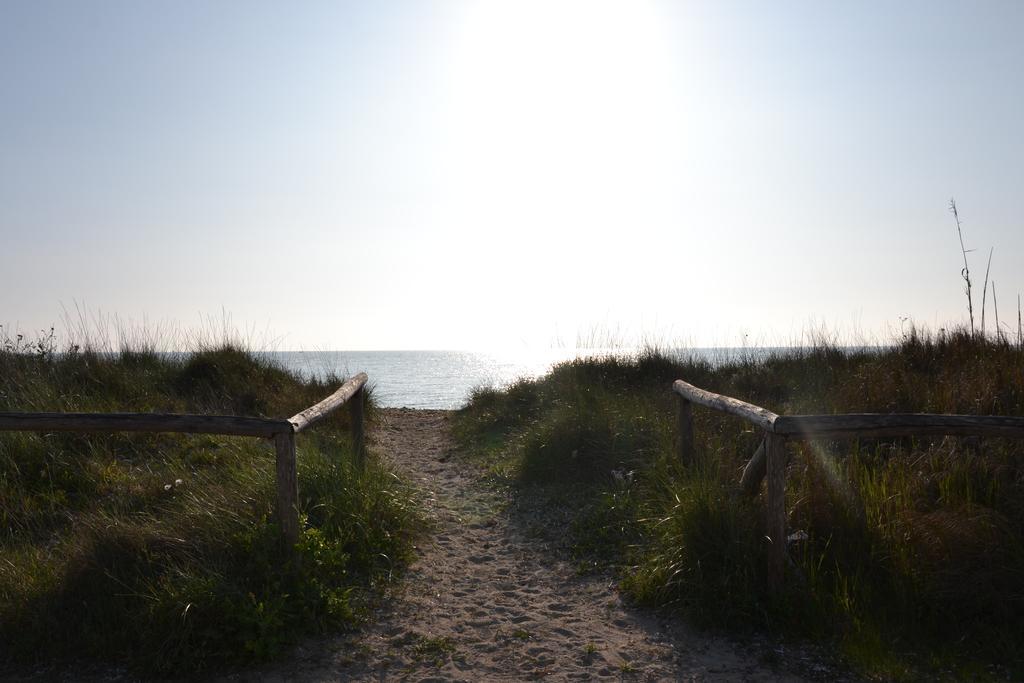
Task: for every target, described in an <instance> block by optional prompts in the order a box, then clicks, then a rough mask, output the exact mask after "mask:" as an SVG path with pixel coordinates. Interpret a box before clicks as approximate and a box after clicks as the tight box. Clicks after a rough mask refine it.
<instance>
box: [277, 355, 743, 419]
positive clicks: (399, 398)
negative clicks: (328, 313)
mask: <svg viewBox="0 0 1024 683" xmlns="http://www.w3.org/2000/svg"><path fill="white" fill-rule="evenodd" d="M728 351H729V350H725V349H688V350H687V351H686V352H685V353H686V354H696V355H700V356H703V357H706V358H708V359H709V360H712V359H714V360H722V357H721V356H722V354H723V352H728ZM732 351H735V350H732ZM630 352H631V351H630V350H629V349H614V350H609V349H584V350H579V349H571V350H566V349H552V350H545V351H528V352H491V353H485V352H469V351H313V352H305V351H285V352H277V353H274V354H273V355H274V356H275V357H276V358H277V359H278V360H279V361H280V362H281V363H282V364H283V365H284V366H285V367H286V368H288V369H290V370H293V371H295V372H297V373H299V374H301V375H303V376H307V377H308V376H323V375H326V374H329V373H334V374H337V375H339V376H343V377H347V376H350V375H354V374H355V373H357V372H365V373H366V374H367V375H369V377H370V383H371V385H373V387H374V397H375V398H376V400H377V402H378V404H379V405H381V406H384V407H388V408H398V407H405V408H444V409H455V408H461V407H462V406H464V405H465V404H466V401H467V400H468V399H469V396H470V393H471V392H472V391H473V389H475V388H478V387H487V386H497V387H501V386H505V385H508V384H510V383H511V382H513V381H515V380H517V379H519V378H522V377H531V378H532V377H540V376H542V375H544V374H546V373H547V372H548V371H549V370H550V369H551V366H552V365H554V364H556V363H559V362H562V361H566V360H571V359H573V358H578V357H587V356H595V355H608V354H612V353H614V354H616V355H628V354H629V353H630Z"/></svg>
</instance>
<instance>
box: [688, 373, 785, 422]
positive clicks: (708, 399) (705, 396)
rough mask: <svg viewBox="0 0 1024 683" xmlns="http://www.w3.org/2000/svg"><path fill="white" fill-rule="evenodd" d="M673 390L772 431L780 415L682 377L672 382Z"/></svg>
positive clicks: (694, 400) (703, 404) (698, 402)
mask: <svg viewBox="0 0 1024 683" xmlns="http://www.w3.org/2000/svg"><path fill="white" fill-rule="evenodd" d="M672 390H673V391H675V392H676V393H677V394H679V395H680V396H682V397H683V398H685V399H686V400H687V401H691V402H693V403H696V404H698V405H702V406H705V407H707V408H714V409H715V410H721V411H724V412H726V413H730V414H732V415H736V416H737V417H742V418H743V419H745V420H749V421H750V422H753V423H754V424H756V425H757V426H758V427H760V428H761V429H767V430H769V431H771V429H772V425H774V424H775V420H777V419H778V417H779V416H778V415H776V414H775V413H773V412H772V411H770V410H765V409H764V408H762V407H761V406H755V405H754V404H753V403H747V402H746V401H740V400H739V399H735V398H733V397H731V396H723V395H722V394H715V393H712V392H710V391H705V390H704V389H698V388H697V387H695V386H693V385H692V384H687V383H686V382H684V381H683V380H681V379H677V380H676V381H675V382H673V383H672Z"/></svg>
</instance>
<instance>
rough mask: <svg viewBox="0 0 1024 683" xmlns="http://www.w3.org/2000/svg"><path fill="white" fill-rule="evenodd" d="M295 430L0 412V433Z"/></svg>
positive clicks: (146, 417)
mask: <svg viewBox="0 0 1024 683" xmlns="http://www.w3.org/2000/svg"><path fill="white" fill-rule="evenodd" d="M293 429H294V428H293V427H292V423H291V422H289V421H288V420H272V419H267V418H262V417H238V416H234V415H178V414H162V413H0V431H22V432H183V433H189V434H227V435H229V436H262V437H267V438H269V437H272V436H274V435H275V434H279V433H281V432H291V431H292V430H293Z"/></svg>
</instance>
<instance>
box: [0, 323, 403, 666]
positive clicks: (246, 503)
mask: <svg viewBox="0 0 1024 683" xmlns="http://www.w3.org/2000/svg"><path fill="white" fill-rule="evenodd" d="M0 345H2V348H0V412H2V411H66V412H117V411H125V412H144V411H154V412H188V413H203V414H238V415H254V416H268V417H288V416H290V415H292V414H294V413H295V412H297V411H299V410H301V409H303V408H305V407H307V406H309V405H311V404H313V403H316V402H317V401H319V400H320V399H322V398H324V397H325V396H327V395H328V394H330V393H331V392H332V391H333V390H334V389H335V388H337V385H338V384H339V383H340V381H341V380H340V379H339V378H326V379H323V380H307V379H302V378H299V377H296V376H295V375H292V374H289V373H288V372H286V371H284V370H283V369H281V368H280V367H277V366H276V365H275V364H274V363H273V362H271V361H270V360H268V359H267V358H266V356H264V355H261V354H255V353H251V352H248V351H246V350H244V349H243V348H241V347H239V346H237V345H232V344H217V345H197V347H196V348H195V349H194V350H193V351H191V352H188V353H180V354H163V353H157V352H156V351H154V350H151V349H149V348H147V347H142V348H129V349H125V350H121V351H119V352H109V351H108V352H100V351H96V350H90V349H89V348H82V347H79V346H71V347H69V348H68V349H66V350H57V349H56V348H55V347H56V344H55V343H54V340H53V337H52V335H44V336H41V337H40V338H39V339H38V340H35V341H33V342H31V343H27V342H25V341H24V340H23V339H21V338H17V337H15V338H13V339H11V338H4V339H0ZM368 409H369V414H370V416H371V417H372V412H373V402H372V396H371V397H370V399H369V407H368ZM337 415H338V416H337V417H332V418H330V419H328V420H326V421H324V422H322V423H320V424H319V425H317V426H316V427H315V428H314V429H312V430H310V431H309V432H308V433H304V434H303V435H302V437H300V438H299V439H298V468H299V495H300V507H301V519H302V530H301V536H300V540H299V544H298V552H297V553H296V554H295V555H294V561H292V560H290V559H289V554H288V553H283V552H282V549H281V545H280V543H281V535H280V532H279V530H278V528H277V525H276V523H275V520H274V516H273V508H274V500H275V494H274V482H275V478H274V477H275V474H274V450H273V447H272V444H267V443H266V442H264V441H263V440H261V439H256V438H246V437H222V436H208V435H184V434H116V433H115V434H88V435H85V434H75V433H34V432H0V642H2V643H3V647H2V648H0V658H2V660H3V661H4V663H6V664H8V665H18V666H22V665H25V664H38V663H40V662H46V663H53V662H57V663H58V665H60V663H61V662H63V663H65V664H67V663H70V662H71V661H98V662H102V663H104V664H111V663H112V664H116V665H121V666H125V667H128V668H129V669H131V670H134V671H135V672H137V673H141V674H146V675H153V674H161V675H162V674H177V675H180V674H189V673H194V672H197V671H202V670H208V669H210V668H212V667H222V666H225V665H231V664H232V663H251V662H253V661H259V660H261V659H266V658H269V657H271V656H273V655H275V654H276V653H278V652H280V651H281V650H282V649H283V648H285V647H286V646H288V645H289V644H291V643H293V642H295V641H296V640H297V639H298V638H299V637H300V636H302V635H304V634H309V633H315V632H318V631H323V630H326V629H339V628H345V627H348V626H351V625H353V624H356V623H358V622H359V621H360V620H361V619H362V618H363V616H364V615H365V614H366V613H367V610H368V607H369V606H370V605H372V604H373V602H374V600H375V599H377V596H379V591H380V589H381V588H382V587H383V586H384V585H385V584H387V583H388V582H389V581H391V579H392V578H393V577H394V576H395V574H396V572H398V571H399V570H400V569H401V568H402V566H403V564H404V563H405V562H406V561H407V560H408V559H409V558H410V556H411V552H412V540H411V539H412V535H413V534H414V533H415V532H416V530H417V528H418V527H419V525H420V524H421V521H420V520H421V518H420V517H419V515H418V512H417V509H416V506H415V504H414V503H413V502H412V500H413V499H412V498H411V496H410V491H409V490H408V489H407V488H406V487H405V486H404V485H403V484H401V483H400V482H399V481H398V479H397V478H396V477H395V476H394V475H393V474H392V473H391V472H390V471H388V470H387V469H386V468H385V467H384V466H383V465H382V464H381V463H379V462H378V461H376V460H375V459H373V458H371V459H370V460H369V462H368V463H367V464H366V466H365V468H359V467H356V466H355V465H354V463H353V459H352V456H351V453H350V445H349V437H348V431H347V424H346V420H347V413H346V411H339V412H338V414H337Z"/></svg>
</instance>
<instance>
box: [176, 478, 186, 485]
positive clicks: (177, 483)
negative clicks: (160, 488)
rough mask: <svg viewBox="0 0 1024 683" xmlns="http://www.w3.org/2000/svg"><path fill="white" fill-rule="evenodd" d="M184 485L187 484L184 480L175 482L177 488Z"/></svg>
mask: <svg viewBox="0 0 1024 683" xmlns="http://www.w3.org/2000/svg"><path fill="white" fill-rule="evenodd" d="M184 483H185V482H184V480H182V479H175V480H174V485H175V486H181V485H182V484H184Z"/></svg>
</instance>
